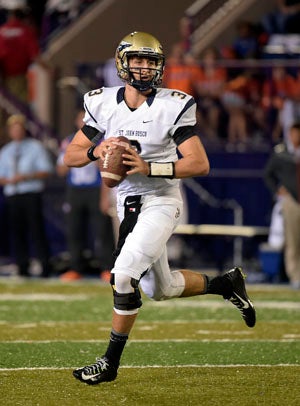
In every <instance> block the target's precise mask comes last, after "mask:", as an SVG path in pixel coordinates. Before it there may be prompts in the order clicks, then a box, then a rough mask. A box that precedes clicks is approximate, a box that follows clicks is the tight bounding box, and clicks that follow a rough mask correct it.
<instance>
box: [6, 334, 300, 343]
mask: <svg viewBox="0 0 300 406" xmlns="http://www.w3.org/2000/svg"><path fill="white" fill-rule="evenodd" d="M212 334H213V332H212ZM298 341H300V337H293V338H279V339H274V338H270V339H268V338H267V339H265V338H262V339H253V338H252V339H248V338H233V339H232V338H216V339H213V338H212V339H209V338H204V339H201V338H199V339H197V338H195V339H181V338H173V339H168V338H166V339H158V340H149V339H145V340H143V339H140V340H129V341H128V344H127V346H128V345H130V344H140V343H143V344H153V343H155V344H156V343H212V342H213V343H231V342H234V343H256V342H261V343H291V342H298ZM53 343H75V344H76V343H90V344H94V343H95V344H103V343H107V339H103V340H68V339H66V340H61V339H60V340H4V341H0V344H30V345H32V344H53Z"/></svg>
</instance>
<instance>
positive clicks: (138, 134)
mask: <svg viewBox="0 0 300 406" xmlns="http://www.w3.org/2000/svg"><path fill="white" fill-rule="evenodd" d="M124 91H125V88H124V87H112V88H106V87H103V88H101V89H96V90H92V91H90V92H88V93H86V94H85V96H84V106H85V110H86V114H85V117H84V122H85V124H86V125H88V126H91V127H94V128H96V129H97V130H98V131H100V133H101V134H103V135H104V138H109V137H118V136H125V137H127V138H128V139H129V140H130V141H131V142H132V143H133V145H136V146H137V148H138V151H140V155H141V157H142V158H143V159H144V160H145V161H147V162H175V161H177V159H178V156H177V152H176V151H177V150H176V144H175V142H174V139H173V135H174V133H175V131H176V130H177V129H178V128H179V127H184V126H194V125H195V124H196V104H195V101H194V99H193V98H192V96H190V95H188V94H186V93H183V92H181V91H178V90H172V89H163V88H160V89H157V90H156V92H154V94H153V96H149V97H148V98H147V100H146V101H145V102H144V103H143V104H142V105H141V106H140V107H139V108H137V109H136V110H134V111H131V110H130V109H129V107H128V106H127V104H126V102H125V100H124ZM179 182H180V181H179V179H166V178H151V177H146V176H143V175H141V174H136V175H130V176H128V177H127V178H126V179H125V180H124V181H123V182H122V183H121V184H120V185H119V186H118V193H119V196H120V197H121V198H125V197H126V196H127V195H138V194H142V195H155V196H178V193H179ZM122 200H123V199H122Z"/></svg>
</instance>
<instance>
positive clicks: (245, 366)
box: [0, 364, 300, 372]
mask: <svg viewBox="0 0 300 406" xmlns="http://www.w3.org/2000/svg"><path fill="white" fill-rule="evenodd" d="M249 367H255V368H274V367H284V368H290V367H300V364H228V365H223V364H220V365H218V364H204V365H195V364H190V365H189V364H187V365H134V366H132V365H122V366H121V367H120V369H137V368H138V369H148V368H151V369H152V368H164V369H171V368H172V369H174V368H249ZM75 368H78V366H74V367H31V368H27V367H23V368H0V372H14V371H69V370H70V369H75Z"/></svg>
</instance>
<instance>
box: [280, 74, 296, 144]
mask: <svg viewBox="0 0 300 406" xmlns="http://www.w3.org/2000/svg"><path fill="white" fill-rule="evenodd" d="M295 122H300V70H298V72H297V75H296V77H295V78H293V81H292V88H291V92H290V94H289V97H287V98H286V99H285V100H284V102H283V106H282V110H281V112H280V123H281V126H282V132H283V139H284V142H285V143H286V144H288V145H289V144H290V143H291V140H290V136H289V130H290V127H291V126H292V125H293V123H295Z"/></svg>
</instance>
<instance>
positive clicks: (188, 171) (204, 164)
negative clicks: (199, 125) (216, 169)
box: [174, 135, 210, 179]
mask: <svg viewBox="0 0 300 406" xmlns="http://www.w3.org/2000/svg"><path fill="white" fill-rule="evenodd" d="M178 151H179V152H180V154H181V156H182V157H181V158H180V159H178V161H176V162H175V167H174V169H175V178H178V179H181V178H190V177H194V176H205V175H208V173H209V169H210V165H209V160H208V157H207V154H206V152H205V149H204V147H203V144H202V142H201V141H200V138H199V137H198V136H197V135H194V136H192V137H190V138H188V139H187V140H185V141H183V142H182V143H181V144H180V145H179V146H178Z"/></svg>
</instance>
